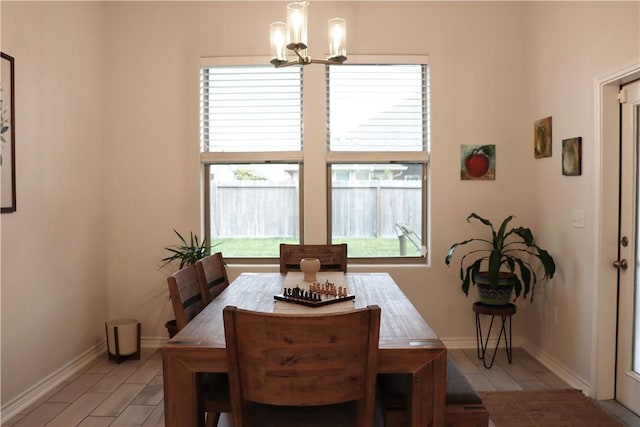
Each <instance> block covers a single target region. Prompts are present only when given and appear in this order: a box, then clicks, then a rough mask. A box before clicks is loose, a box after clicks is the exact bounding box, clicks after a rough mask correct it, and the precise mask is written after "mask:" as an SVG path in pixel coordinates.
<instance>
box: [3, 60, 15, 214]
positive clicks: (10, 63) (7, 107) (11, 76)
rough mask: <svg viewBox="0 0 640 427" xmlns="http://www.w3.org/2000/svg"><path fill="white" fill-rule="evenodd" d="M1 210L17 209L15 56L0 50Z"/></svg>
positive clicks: (5, 211)
mask: <svg viewBox="0 0 640 427" xmlns="http://www.w3.org/2000/svg"><path fill="white" fill-rule="evenodd" d="M0 56H1V64H0V65H1V68H0V145H1V147H0V174H1V176H2V179H1V180H0V182H1V183H2V188H0V196H1V197H0V198H1V201H0V202H1V204H0V212H1V213H10V212H15V211H16V132H15V123H16V120H15V119H16V117H15V64H14V58H13V57H12V56H10V55H7V54H6V53H4V52H0Z"/></svg>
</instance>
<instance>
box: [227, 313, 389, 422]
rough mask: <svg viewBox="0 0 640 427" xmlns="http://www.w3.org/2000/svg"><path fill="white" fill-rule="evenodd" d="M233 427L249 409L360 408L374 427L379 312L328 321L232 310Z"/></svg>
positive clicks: (360, 413)
mask: <svg viewBox="0 0 640 427" xmlns="http://www.w3.org/2000/svg"><path fill="white" fill-rule="evenodd" d="M224 325H225V337H226V343H227V357H228V364H229V384H230V391H231V402H232V412H233V414H234V425H236V426H242V425H243V412H244V411H246V410H247V409H246V408H247V405H251V404H255V403H258V404H267V405H276V406H320V405H333V404H338V403H343V402H351V401H355V402H357V403H358V408H359V409H358V420H359V422H358V426H361V427H365V426H366V427H371V426H372V425H373V414H374V402H375V381H376V373H377V354H378V338H379V330H380V308H379V307H377V306H369V307H367V308H363V309H357V310H353V311H349V312H340V313H330V314H322V315H293V314H274V313H260V312H253V311H248V310H242V309H238V308H236V307H226V308H225V309H224Z"/></svg>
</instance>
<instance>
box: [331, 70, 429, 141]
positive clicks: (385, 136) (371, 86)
mask: <svg viewBox="0 0 640 427" xmlns="http://www.w3.org/2000/svg"><path fill="white" fill-rule="evenodd" d="M427 73H428V65H426V64H387V65H366V64H354V65H346V64H344V65H340V66H329V67H327V79H326V84H327V94H328V96H327V108H326V111H327V146H328V147H327V148H328V150H331V151H395V152H398V151H413V152H419V151H427V150H428V145H429V123H428V117H429V111H428V110H429V103H428V86H427V85H428V81H429V79H428V75H427Z"/></svg>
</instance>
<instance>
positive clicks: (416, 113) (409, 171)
mask: <svg viewBox="0 0 640 427" xmlns="http://www.w3.org/2000/svg"><path fill="white" fill-rule="evenodd" d="M350 60H351V58H350ZM326 79H327V82H326V83H327V97H326V99H327V108H326V110H327V111H326V114H327V129H328V131H327V150H328V152H329V156H328V159H329V161H328V168H329V177H330V194H329V197H330V204H331V209H330V217H331V233H330V236H331V241H332V242H333V243H339V242H346V243H348V244H349V256H350V257H356V258H380V257H421V256H423V255H425V254H426V246H427V245H426V243H425V242H426V239H427V236H426V206H427V204H426V200H427V193H426V189H427V165H428V146H429V98H428V67H427V65H426V64H384V65H375V64H349V65H347V64H344V65H341V66H329V67H327V76H326Z"/></svg>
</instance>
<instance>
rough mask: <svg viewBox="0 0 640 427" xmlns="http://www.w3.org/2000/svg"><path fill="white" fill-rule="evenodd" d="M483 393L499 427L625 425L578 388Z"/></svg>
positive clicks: (604, 426)
mask: <svg viewBox="0 0 640 427" xmlns="http://www.w3.org/2000/svg"><path fill="white" fill-rule="evenodd" d="M480 396H481V397H482V401H483V402H484V404H485V406H486V407H487V409H488V410H489V413H490V414H491V419H492V420H493V422H494V423H495V425H496V427H552V426H563V427H584V426H589V427H618V426H622V425H623V424H621V423H619V422H618V421H617V420H616V419H615V418H613V417H611V416H610V415H609V414H607V413H606V412H605V411H604V410H603V409H602V408H600V406H598V404H597V403H596V401H595V400H593V399H591V398H589V397H587V396H585V395H584V394H583V393H582V392H581V391H580V390H576V389H568V390H532V391H527V390H523V391H485V392H480Z"/></svg>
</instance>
